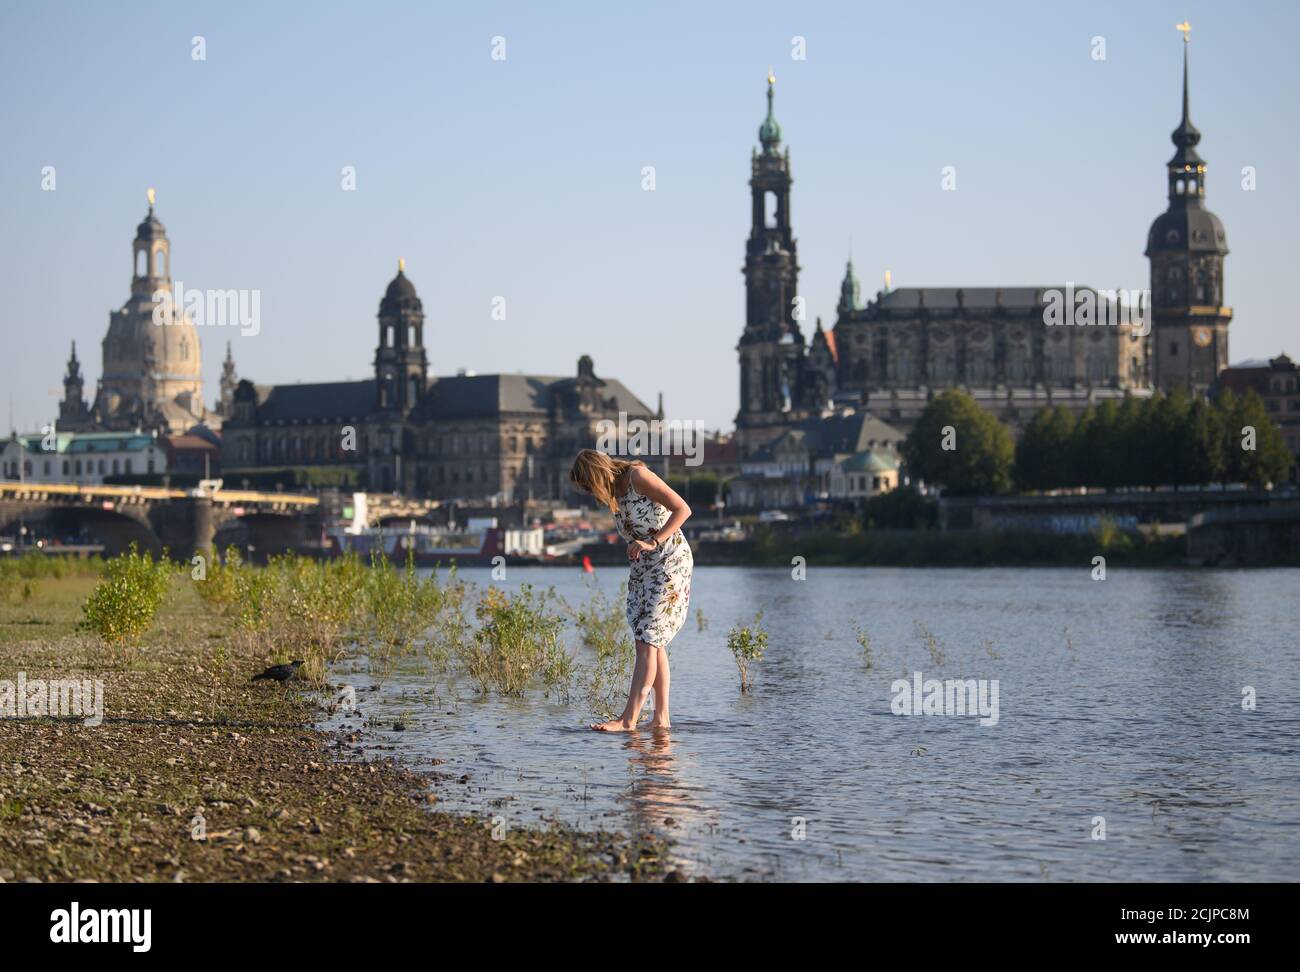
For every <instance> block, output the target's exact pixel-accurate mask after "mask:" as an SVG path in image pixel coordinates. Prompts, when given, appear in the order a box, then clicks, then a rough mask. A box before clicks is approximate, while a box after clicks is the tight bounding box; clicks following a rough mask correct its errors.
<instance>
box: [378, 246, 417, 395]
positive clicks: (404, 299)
mask: <svg viewBox="0 0 1300 972" xmlns="http://www.w3.org/2000/svg"><path fill="white" fill-rule="evenodd" d="M375 384H376V388H377V389H378V398H377V405H378V407H379V409H380V410H383V411H395V412H399V413H401V414H402V415H406V414H408V413H409V412H410V411H411V409H413V408H414V407H415V406H416V404H417V403H418V402H419V401H420V399H421V397H423V395H424V391H425V389H426V388H427V387H428V385H429V361H428V358H427V357H426V356H425V353H424V306H423V305H422V304H421V303H420V298H419V297H418V296H416V293H415V286H414V285H413V284H412V283H411V281H410V280H408V279H407V277H406V261H405V260H398V261H397V276H396V277H394V278H393V280H392V282H391V283H390V284H389V285H388V289H387V290H386V291H385V292H384V299H383V300H382V301H380V303H379V346H378V347H377V348H375Z"/></svg>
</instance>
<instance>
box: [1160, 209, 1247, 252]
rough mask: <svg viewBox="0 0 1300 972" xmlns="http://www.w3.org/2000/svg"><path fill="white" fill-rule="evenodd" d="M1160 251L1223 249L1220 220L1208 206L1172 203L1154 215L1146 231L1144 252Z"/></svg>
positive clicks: (1225, 246) (1225, 240) (1225, 241)
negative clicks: (1152, 221)
mask: <svg viewBox="0 0 1300 972" xmlns="http://www.w3.org/2000/svg"><path fill="white" fill-rule="evenodd" d="M1162 251H1177V252H1182V253H1187V252H1191V253H1227V252H1228V237H1227V234H1225V233H1224V231H1223V223H1222V222H1221V221H1220V220H1219V217H1218V216H1215V215H1214V213H1212V212H1210V211H1209V210H1208V209H1201V208H1199V207H1196V206H1187V207H1175V208H1172V209H1168V210H1166V211H1165V212H1163V213H1161V214H1160V215H1159V216H1157V217H1156V220H1155V222H1154V223H1152V224H1151V231H1150V232H1149V233H1148V234H1147V249H1146V255H1147V256H1151V254H1153V253H1159V252H1162Z"/></svg>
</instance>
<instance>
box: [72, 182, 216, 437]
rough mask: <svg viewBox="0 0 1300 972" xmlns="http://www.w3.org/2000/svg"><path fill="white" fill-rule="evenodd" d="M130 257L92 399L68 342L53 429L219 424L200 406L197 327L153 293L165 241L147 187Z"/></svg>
mask: <svg viewBox="0 0 1300 972" xmlns="http://www.w3.org/2000/svg"><path fill="white" fill-rule="evenodd" d="M131 257H132V273H131V295H130V296H129V297H128V298H127V301H126V303H125V304H123V305H122V307H121V308H120V309H119V310H116V311H113V312H112V313H111V314H110V315H109V323H108V333H107V334H106V335H105V336H104V341H103V346H102V347H103V368H102V370H101V372H100V377H99V384H98V388H97V389H96V393H95V398H94V402H93V403H91V404H87V403H86V400H85V380H84V378H83V377H82V373H81V362H80V361H78V360H77V348H76V344H75V343H74V344H73V347H72V354H71V356H70V357H69V359H68V367H67V373H66V374H65V376H64V379H63V389H64V395H63V400H62V401H61V402H60V403H59V419H58V427H59V428H60V429H61V430H66V431H70V432H102V431H114V432H122V431H131V430H137V429H139V430H144V431H150V432H157V433H159V434H163V435H168V434H179V433H183V432H185V431H187V430H189V429H192V428H194V427H195V426H198V425H205V426H207V427H208V428H209V429H217V428H220V425H221V420H220V416H219V415H216V414H214V413H212V412H209V411H208V410H207V409H206V408H205V406H204V404H203V377H202V352H201V348H200V346H199V335H198V329H197V328H196V327H195V325H194V321H193V320H192V319H191V318H190V317H189V315H188V314H186V313H185V311H184V310H183V309H182V308H180V307H177V306H175V305H174V303H173V302H172V301H171V300H161V299H159V297H158V296H157V295H158V294H160V293H170V290H171V286H172V280H171V242H170V241H169V240H168V238H167V230H166V228H165V227H164V226H163V224H162V221H161V220H159V219H158V217H157V216H156V215H155V214H154V195H153V190H152V189H150V190H149V211H148V213H146V214H145V218H144V221H143V222H141V223H140V225H139V226H138V227H136V233H135V239H134V240H133V241H132V243H131Z"/></svg>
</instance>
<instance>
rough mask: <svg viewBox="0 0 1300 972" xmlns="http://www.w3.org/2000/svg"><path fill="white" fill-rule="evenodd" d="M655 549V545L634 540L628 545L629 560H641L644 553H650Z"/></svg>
mask: <svg viewBox="0 0 1300 972" xmlns="http://www.w3.org/2000/svg"><path fill="white" fill-rule="evenodd" d="M654 548H655V545H654V544H653V543H647V542H646V541H644V540H633V541H632V542H631V543H629V544H628V545H627V559H628V560H640V559H641V554H642V552H649V551H651V550H653V549H654Z"/></svg>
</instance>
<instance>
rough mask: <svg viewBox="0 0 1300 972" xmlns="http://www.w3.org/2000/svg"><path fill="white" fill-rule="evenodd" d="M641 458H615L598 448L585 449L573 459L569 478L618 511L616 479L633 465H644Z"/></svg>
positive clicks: (611, 510) (611, 509)
mask: <svg viewBox="0 0 1300 972" xmlns="http://www.w3.org/2000/svg"><path fill="white" fill-rule="evenodd" d="M644 465H645V463H644V462H642V461H641V460H640V459H632V460H627V459H615V458H614V457H613V456H607V455H605V453H603V452H600V451H598V450H596V449H583V450H582V451H581V452H579V453H578V457H577V458H576V459H574V460H573V468H572V469H570V470H569V479H570V480H571V481H572V482H573V485H575V486H577V487H578V488H580V489H585V490H587V491H588V492H589V493H591V495H592V496H594V497H596V499H597V501H598V502H600V503H602V504H604V505H605V506H608V507H609V509H610V512H614V513H616V512H618V497H617V496H615V495H614V481H615V480H616V479H618V477H619V476H622V475H623V474H624V473H625V472H627V471H628V470H629V469H631V468H632V467H633V466H644Z"/></svg>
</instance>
